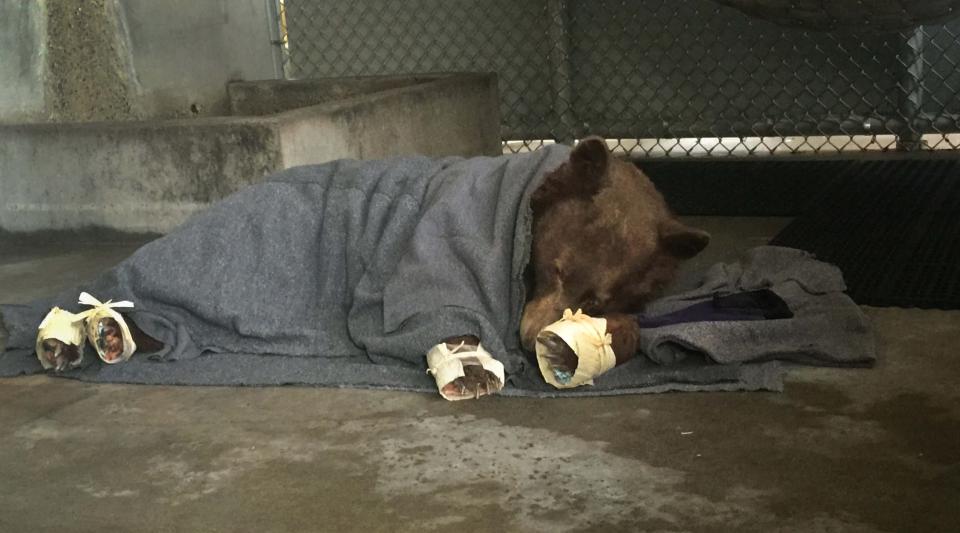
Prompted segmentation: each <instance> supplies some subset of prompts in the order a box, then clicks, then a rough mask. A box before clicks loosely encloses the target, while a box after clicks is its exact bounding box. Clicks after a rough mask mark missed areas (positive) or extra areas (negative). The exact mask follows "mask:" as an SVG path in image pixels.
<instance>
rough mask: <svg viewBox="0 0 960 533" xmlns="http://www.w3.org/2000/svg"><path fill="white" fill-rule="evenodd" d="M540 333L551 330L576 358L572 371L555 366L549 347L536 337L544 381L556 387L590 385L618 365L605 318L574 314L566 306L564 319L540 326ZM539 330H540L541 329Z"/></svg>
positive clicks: (578, 312)
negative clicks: (574, 367) (541, 327)
mask: <svg viewBox="0 0 960 533" xmlns="http://www.w3.org/2000/svg"><path fill="white" fill-rule="evenodd" d="M543 332H548V333H552V334H554V335H556V336H558V337H560V339H561V340H562V341H563V342H564V343H566V345H567V346H569V347H570V349H571V350H572V351H573V353H574V354H575V355H576V358H577V365H576V369H575V370H574V371H572V372H571V371H570V370H568V369H560V368H556V367H555V366H554V364H553V354H551V353H550V347H548V346H547V345H545V344H544V343H543V342H542V341H541V339H542V338H543V337H542V335H541V336H539V337H538V339H537V345H536V350H537V364H538V365H539V366H540V373H541V374H542V375H543V379H544V380H546V382H547V383H549V384H551V385H553V386H554V387H556V388H558V389H568V388H572V387H579V386H581V385H593V378H595V377H597V376H599V375H601V374H603V373H604V372H606V371H608V370H610V369H611V368H613V367H614V366H615V365H616V364H617V357H616V354H614V352H613V347H612V346H611V343H612V342H613V338H612V337H611V335H610V334H609V333H607V320H606V319H604V318H595V317H591V316H589V315H585V314H583V312H582V311H580V310H579V309H578V310H577V312H576V313H574V312H572V311H571V310H570V309H567V310H565V311H564V312H563V318H561V319H560V320H558V321H557V322H554V323H553V324H550V325H549V326H547V327H545V328H543ZM541 333H542V332H541Z"/></svg>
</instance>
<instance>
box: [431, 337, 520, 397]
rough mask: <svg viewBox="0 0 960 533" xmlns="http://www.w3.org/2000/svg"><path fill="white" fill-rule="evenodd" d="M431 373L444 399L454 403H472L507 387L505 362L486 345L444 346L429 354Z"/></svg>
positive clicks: (445, 344)
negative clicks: (485, 347)
mask: <svg viewBox="0 0 960 533" xmlns="http://www.w3.org/2000/svg"><path fill="white" fill-rule="evenodd" d="M427 372H428V373H430V374H432V375H433V378H434V380H436V382H437V390H438V391H440V396H443V398H444V399H446V400H450V401H457V400H469V399H472V398H479V397H480V396H484V395H487V394H493V393H495V392H499V391H500V389H502V388H503V383H504V378H505V375H504V371H503V363H501V362H500V361H497V360H496V359H494V358H493V356H491V355H490V353H489V352H487V351H486V350H485V349H483V346H482V345H478V346H476V347H474V346H466V345H464V344H463V343H461V344H460V345H459V346H455V347H453V348H451V347H450V346H448V345H447V343H444V342H442V343H440V344H438V345H436V346H434V347H433V348H431V349H430V351H429V352H427Z"/></svg>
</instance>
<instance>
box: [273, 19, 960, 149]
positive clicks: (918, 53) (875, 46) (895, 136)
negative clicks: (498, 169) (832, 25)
mask: <svg viewBox="0 0 960 533" xmlns="http://www.w3.org/2000/svg"><path fill="white" fill-rule="evenodd" d="M279 7H280V10H279V12H280V13H281V14H282V16H280V17H278V18H279V19H280V20H278V25H279V26H280V28H281V39H280V40H279V42H282V43H283V44H281V46H282V48H283V51H284V58H285V59H284V61H285V63H284V64H285V74H286V76H287V77H289V78H306V77H329V76H356V75H378V74H409V73H418V72H436V71H492V72H496V73H497V74H498V75H499V79H500V97H501V103H500V105H501V117H502V120H503V123H502V127H501V134H502V138H503V140H504V146H505V150H522V149H529V148H535V147H537V146H539V145H540V144H541V143H543V142H554V141H556V142H569V141H571V140H573V139H576V138H581V137H583V136H584V135H588V134H599V135H602V136H605V137H606V138H608V139H613V140H615V141H613V143H612V144H614V145H615V146H616V148H618V149H620V150H622V151H626V152H629V153H632V154H635V155H700V154H705V155H728V154H762V153H771V152H818V153H824V152H838V151H846V150H857V151H859V150H934V149H957V148H960V135H958V133H960V123H958V122H960V120H958V119H960V98H958V92H960V69H958V68H957V67H958V63H960V42H958V41H960V22H958V21H956V20H954V21H952V22H949V23H946V24H944V25H936V26H920V27H918V28H915V29H910V30H905V31H900V32H876V31H862V32H857V31H852V30H849V29H844V30H836V31H828V32H824V31H816V30H809V29H794V28H787V27H783V26H778V25H776V24H774V23H771V22H766V21H763V20H760V19H755V18H751V17H749V16H747V15H745V14H743V13H742V12H740V11H738V10H737V9H734V8H731V7H727V6H724V5H721V4H720V3H717V2H714V1H712V0H524V1H523V2H517V1H513V0H354V1H351V2H342V1H335V0H283V1H281V2H280V5H279Z"/></svg>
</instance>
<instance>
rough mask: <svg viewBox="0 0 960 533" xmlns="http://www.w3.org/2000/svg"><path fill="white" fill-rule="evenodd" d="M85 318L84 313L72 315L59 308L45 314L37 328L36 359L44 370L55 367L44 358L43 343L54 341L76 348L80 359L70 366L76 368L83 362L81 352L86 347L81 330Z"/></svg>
mask: <svg viewBox="0 0 960 533" xmlns="http://www.w3.org/2000/svg"><path fill="white" fill-rule="evenodd" d="M85 318H86V312H84V313H80V314H73V313H71V312H70V311H65V310H63V309H60V308H59V307H54V308H53V309H51V310H50V312H49V313H47V316H45V317H44V318H43V320H42V321H41V322H40V326H39V327H38V328H37V330H38V331H37V345H36V351H37V358H38V359H40V364H41V365H42V366H43V369H44V370H50V369H51V368H53V367H54V366H55V365H54V363H53V362H51V361H49V360H47V358H46V357H44V352H45V350H44V349H43V341H45V340H48V339H55V340H58V341H60V342H62V343H64V344H69V345H71V346H76V347H77V348H78V350H79V351H80V357H79V358H78V359H77V360H76V361H74V362H72V363H71V364H70V366H72V367H78V366H80V364H81V363H82V362H83V352H84V351H85V350H84V349H85V347H86V342H85V341H86V338H85V335H84V330H83V320H84V319H85Z"/></svg>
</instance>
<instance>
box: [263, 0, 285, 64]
mask: <svg viewBox="0 0 960 533" xmlns="http://www.w3.org/2000/svg"><path fill="white" fill-rule="evenodd" d="M280 1H281V0H264V2H266V3H267V27H268V28H269V30H270V44H272V45H273V70H274V74H275V75H276V77H277V79H278V80H282V79H286V77H287V75H286V69H285V68H284V51H283V44H284V41H285V37H286V36H285V35H283V32H284V31H286V28H282V21H281V18H280Z"/></svg>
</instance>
